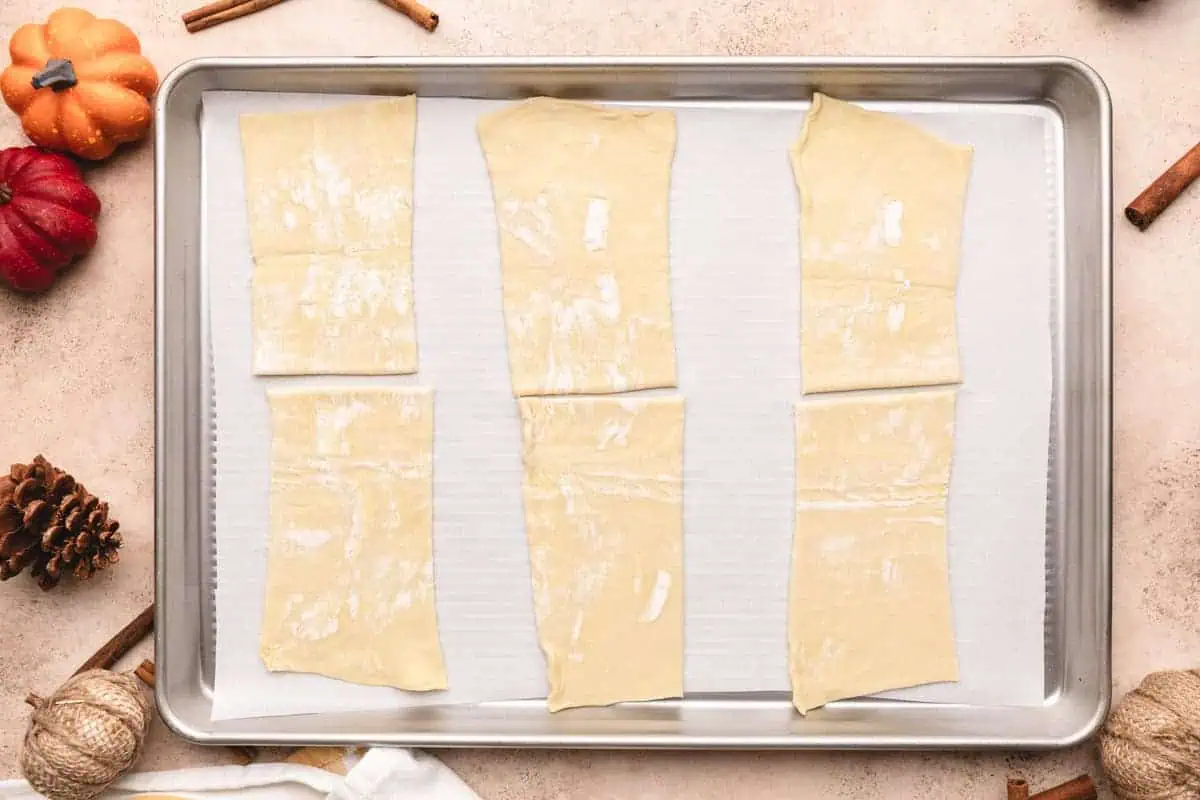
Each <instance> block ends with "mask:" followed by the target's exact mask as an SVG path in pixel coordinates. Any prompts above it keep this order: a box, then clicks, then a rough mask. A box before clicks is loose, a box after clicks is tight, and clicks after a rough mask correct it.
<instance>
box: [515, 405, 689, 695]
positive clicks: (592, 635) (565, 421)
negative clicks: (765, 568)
mask: <svg viewBox="0 0 1200 800" xmlns="http://www.w3.org/2000/svg"><path fill="white" fill-rule="evenodd" d="M520 407H521V421H522V427H523V440H524V463H525V480H524V500H525V529H526V534H527V536H528V539H529V553H530V564H531V567H532V575H533V596H534V607H535V610H536V615H537V626H538V638H539V640H540V642H541V646H542V651H543V653H544V654H545V657H546V671H547V676H548V679H549V683H550V696H549V698H548V704H549V708H550V710H551V711H559V710H561V709H564V708H572V707H576V706H602V705H609V704H611V703H618V702H624V701H635V700H655V699H660V698H664V697H679V696H680V695H681V694H682V693H683V574H682V569H683V566H682V560H683V553H682V549H683V496H682V476H683V400H682V399H681V398H674V397H663V398H639V399H632V398H630V399H626V398H526V399H522V400H521V401H520Z"/></svg>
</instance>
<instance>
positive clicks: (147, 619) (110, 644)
mask: <svg viewBox="0 0 1200 800" xmlns="http://www.w3.org/2000/svg"><path fill="white" fill-rule="evenodd" d="M153 630H154V603H151V604H150V606H149V607H148V608H147V609H146V610H145V611H143V612H142V613H140V614H138V615H137V616H136V617H134V619H133V621H132V622H130V623H129V624H128V625H126V626H125V627H124V628H122V629H121V630H120V631H119V632H118V633H117V635H116V636H114V637H113V638H111V639H109V640H108V641H107V642H105V643H104V646H103V647H101V648H100V649H99V650H97V651H96V652H95V653H93V654H92V657H91V658H89V659H88V660H87V661H85V662H83V665H82V666H80V667H79V669H77V670H75V672H74V675H78V674H79V673H81V672H87V671H88V670H89V669H109V668H110V667H112V665H113V664H116V663H117V662H118V661H120V660H121V657H122V656H124V655H125V654H126V653H128V652H129V651H130V650H132V649H133V648H134V646H135V645H136V644H137V643H138V642H140V641H141V640H142V639H145V638H146V636H148V635H149V634H150V632H151V631H153ZM74 675H72V677H74Z"/></svg>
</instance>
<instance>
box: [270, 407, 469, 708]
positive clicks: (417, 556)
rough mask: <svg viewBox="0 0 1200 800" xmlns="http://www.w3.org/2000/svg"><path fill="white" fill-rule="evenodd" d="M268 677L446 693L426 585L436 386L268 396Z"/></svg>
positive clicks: (431, 591) (430, 593) (430, 587)
mask: <svg viewBox="0 0 1200 800" xmlns="http://www.w3.org/2000/svg"><path fill="white" fill-rule="evenodd" d="M267 394H268V399H269V401H270V405H271V429H272V441H271V484H270V521H271V523H270V533H269V535H270V549H269V557H268V562H267V589H266V604H265V610H264V612H263V623H262V636H261V642H260V654H261V656H262V660H263V663H264V664H265V665H266V667H267V669H268V670H271V671H273V672H275V671H289V672H313V673H317V674H320V675H327V676H329V677H331V678H339V679H341V680H346V681H351V682H353V683H362V684H372V685H380V686H394V687H397V688H399V689H407V690H410V691H429V690H434V689H445V688H446V668H445V665H444V662H443V660H442V649H441V644H440V642H439V639H438V628H437V612H436V609H435V607H434V580H433V392H432V390H430V389H425V388H412V389H391V388H389V389H352V390H351V389H333V390H285V389H270V390H268V393H267Z"/></svg>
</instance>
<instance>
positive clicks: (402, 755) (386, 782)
mask: <svg viewBox="0 0 1200 800" xmlns="http://www.w3.org/2000/svg"><path fill="white" fill-rule="evenodd" d="M146 793H156V794H160V795H164V794H165V795H167V796H169V797H170V798H172V800H216V799H217V798H228V799H229V800H232V798H238V800H480V798H479V795H477V794H475V792H473V791H472V790H471V789H470V788H469V787H468V786H467V785H466V784H465V783H463V782H462V781H461V780H460V779H459V777H458V776H457V775H455V774H454V773H453V772H452V771H451V770H450V768H449V767H447V766H446V765H445V764H443V763H442V762H441V761H439V760H437V759H436V758H434V757H433V756H430V755H427V754H425V753H420V752H416V751H413V750H401V749H393V748H386V747H376V748H373V749H371V750H369V751H368V752H367V754H366V755H364V756H363V757H362V759H361V760H360V761H359V762H358V763H357V764H356V765H355V766H354V768H353V769H351V770H350V772H349V774H347V775H346V776H345V777H344V778H343V777H342V776H340V775H335V774H333V773H332V772H326V771H325V770H323V769H317V768H316V767H307V766H303V765H299V764H287V763H279V764H251V765H250V766H247V767H205V768H201V769H184V770H177V771H174V772H145V773H135V774H133V775H127V776H125V777H124V778H122V779H121V780H120V781H118V782H117V784H116V785H114V786H113V788H112V789H110V790H109V791H107V792H105V793H104V794H103V795H101V796H100V798H99V799H98V800H137V799H138V798H139V797H142V796H143V795H145V794H146ZM40 797H42V795H40V794H38V793H36V792H34V791H33V790H32V789H30V788H29V784H27V783H26V782H25V781H4V782H0V800H36V798H40Z"/></svg>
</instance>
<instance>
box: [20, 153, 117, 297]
mask: <svg viewBox="0 0 1200 800" xmlns="http://www.w3.org/2000/svg"><path fill="white" fill-rule="evenodd" d="M99 213H100V199H99V198H98V197H96V193H95V192H93V191H92V190H91V189H90V188H88V185H87V184H86V183H84V180H83V175H82V174H81V173H80V171H79V167H77V166H76V165H75V162H73V161H71V159H69V158H67V157H66V156H63V155H59V154H58V153H50V152H47V151H45V150H41V149H39V148H37V147H10V148H8V149H7V150H0V277H3V278H4V280H6V281H8V282H9V283H10V284H12V285H13V287H15V288H17V289H20V290H21V291H23V292H40V291H42V290H44V289H48V288H49V287H50V284H52V283H54V278H55V275H56V274H57V272H58V270H60V269H62V268H63V267H65V266H66V265H67V264H69V263H71V261H73V260H74V259H75V258H76V257H78V256H81V255H83V254H84V253H86V252H88V251H89V250H91V249H92V247H93V246H94V245H95V244H96V223H95V221H94V220H95V218H96V215H97V214H99Z"/></svg>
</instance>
